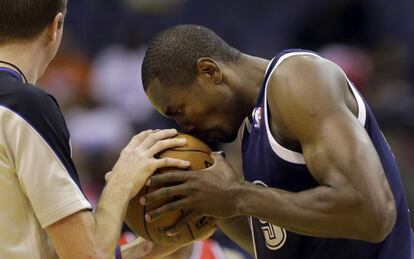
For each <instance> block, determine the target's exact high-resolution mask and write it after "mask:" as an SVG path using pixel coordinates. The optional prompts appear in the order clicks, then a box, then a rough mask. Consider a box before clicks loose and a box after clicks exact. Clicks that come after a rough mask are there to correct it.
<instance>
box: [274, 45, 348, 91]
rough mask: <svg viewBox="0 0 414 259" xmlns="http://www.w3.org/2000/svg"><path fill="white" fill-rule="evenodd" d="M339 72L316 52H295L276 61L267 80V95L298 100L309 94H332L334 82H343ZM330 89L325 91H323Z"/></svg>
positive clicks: (283, 55) (285, 54)
mask: <svg viewBox="0 0 414 259" xmlns="http://www.w3.org/2000/svg"><path fill="white" fill-rule="evenodd" d="M344 78H345V77H344V74H343V72H342V70H341V69H340V68H339V66H337V65H336V64H335V63H333V62H332V61H330V60H327V59H325V58H323V57H321V56H320V55H318V54H317V53H315V52H311V51H294V52H287V53H283V52H282V55H280V56H279V57H278V60H277V65H276V69H275V71H274V73H273V74H272V75H271V77H270V78H269V87H268V91H271V92H276V95H277V96H281V98H282V97H283V96H284V97H292V95H298V94H299V96H300V93H304V94H305V95H306V94H308V92H315V91H316V92H317V91H325V90H334V88H335V87H334V84H333V83H334V81H335V80H336V81H338V82H342V81H343V79H344ZM327 87H328V88H332V89H325V88H327Z"/></svg>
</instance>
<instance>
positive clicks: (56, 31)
mask: <svg viewBox="0 0 414 259" xmlns="http://www.w3.org/2000/svg"><path fill="white" fill-rule="evenodd" d="M64 19H65V15H64V14H63V13H58V14H56V16H55V18H54V19H53V22H52V23H51V24H49V25H48V27H47V36H48V41H49V42H55V41H56V40H59V36H60V34H62V32H61V30H62V29H63V23H64Z"/></svg>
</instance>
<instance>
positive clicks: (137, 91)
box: [40, 0, 414, 258]
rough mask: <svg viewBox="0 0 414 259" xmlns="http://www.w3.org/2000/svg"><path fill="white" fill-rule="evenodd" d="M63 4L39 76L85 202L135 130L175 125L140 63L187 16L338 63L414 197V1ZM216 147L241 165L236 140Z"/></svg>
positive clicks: (268, 52) (260, 45)
mask: <svg viewBox="0 0 414 259" xmlns="http://www.w3.org/2000/svg"><path fill="white" fill-rule="evenodd" d="M68 8H69V11H68V15H67V19H66V32H65V33H66V34H65V37H64V41H63V45H62V48H61V50H60V52H59V54H58V56H57V57H56V59H55V60H54V61H53V63H52V64H51V66H50V68H49V69H48V70H47V72H46V74H45V75H44V77H43V78H42V79H41V82H40V85H41V86H42V87H44V89H45V90H46V91H48V92H49V93H51V94H53V95H54V96H55V97H56V98H57V99H58V101H59V103H60V105H61V108H62V109H63V111H64V113H65V117H66V119H67V124H68V127H69V130H70V132H71V138H72V144H73V150H74V152H73V154H74V159H75V162H76V164H77V168H78V171H79V174H80V177H81V180H82V183H83V186H84V189H85V192H86V195H87V196H88V198H89V199H90V200H91V202H94V201H95V200H96V197H98V196H99V194H100V190H101V189H102V187H103V185H104V184H105V182H104V174H105V173H106V172H108V171H109V170H111V168H112V166H113V164H114V162H115V161H116V159H117V157H118V154H119V152H120V150H121V149H122V147H123V146H124V145H125V144H126V143H127V142H128V140H129V139H130V138H131V136H133V135H134V134H136V133H137V132H139V131H141V130H144V129H147V128H167V127H176V124H175V123H174V122H173V121H170V120H167V119H165V118H163V117H161V116H160V115H158V114H157V113H156V112H155V110H154V109H153V108H152V107H151V104H150V103H149V101H148V100H147V98H146V96H145V93H144V91H143V89H142V83H141V73H140V67H141V63H142V60H143V57H144V54H145V49H146V44H148V42H149V40H150V39H151V38H152V37H153V36H154V35H155V34H156V33H157V32H159V31H161V30H163V29H165V28H167V27H169V26H172V25H176V24H182V23H191V24H200V25H203V26H206V27H209V28H210V29H212V30H214V31H215V32H216V33H217V34H218V35H220V36H221V37H223V38H224V39H225V40H226V41H227V42H228V43H229V44H230V45H232V46H234V47H236V48H238V49H240V50H241V51H242V52H246V53H249V54H252V55H258V56H262V57H265V58H271V57H273V56H274V55H276V54H277V53H278V52H279V51H281V50H283V49H286V48H303V49H309V50H313V51H317V52H319V53H320V54H321V55H323V56H324V57H326V58H328V59H330V60H333V61H334V62H336V63H337V64H338V65H340V66H341V67H342V68H343V69H344V71H345V72H346V74H347V75H348V76H349V77H350V78H351V80H352V81H353V82H354V83H355V84H356V86H357V87H358V88H359V90H360V91H361V92H362V93H363V95H364V96H365V98H366V99H367V100H368V102H369V103H370V105H371V107H372V108H373V110H374V112H375V113H376V116H377V118H378V120H379V123H380V125H381V127H382V129H383V132H384V135H385V136H386V138H387V139H388V142H389V144H390V146H391V147H392V149H393V151H394V153H395V156H396V159H397V161H398V163H399V166H400V169H401V174H402V176H403V179H404V184H405V186H406V192H407V194H408V197H409V203H410V205H411V206H410V207H414V186H413V185H414V134H413V132H414V131H413V129H414V115H413V114H414V73H410V72H411V71H413V69H414V62H413V60H414V54H413V53H414V19H413V18H412V14H413V13H414V1H412V0H401V1H397V2H396V1H387V0H364V1H360V0H291V1H271V0H256V1H248V0H237V1H236V0H226V1H221V0H209V1H201V0H82V1H76V0H72V1H71V0H69V7H68ZM222 148H224V149H226V150H229V152H230V153H231V155H230V160H231V161H232V163H234V164H235V167H237V166H240V164H239V163H240V161H239V158H238V154H237V152H233V151H234V150H236V149H237V148H235V147H234V145H233V146H231V145H230V146H225V147H222ZM216 239H217V240H219V241H220V242H221V244H226V242H227V241H225V240H224V239H223V237H222V236H220V235H218V236H217V238H216ZM230 246H231V245H230ZM234 258H237V256H235V257H234ZM239 258H243V257H241V255H240V257H239ZM246 258H247V257H246Z"/></svg>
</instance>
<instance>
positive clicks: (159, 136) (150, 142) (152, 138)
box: [140, 129, 178, 150]
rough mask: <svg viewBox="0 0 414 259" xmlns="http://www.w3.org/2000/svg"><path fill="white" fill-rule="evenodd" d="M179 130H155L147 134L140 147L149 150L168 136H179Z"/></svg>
mask: <svg viewBox="0 0 414 259" xmlns="http://www.w3.org/2000/svg"><path fill="white" fill-rule="evenodd" d="M177 134H178V132H177V130H176V129H166V130H160V131H154V132H152V133H151V134H149V135H147V136H146V138H145V139H144V140H143V141H142V143H141V144H140V147H142V148H143V149H145V150H147V149H150V148H151V147H152V146H154V145H155V143H157V142H158V141H159V140H163V139H166V138H172V137H175V136H177Z"/></svg>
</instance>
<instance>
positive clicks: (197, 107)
mask: <svg viewBox="0 0 414 259" xmlns="http://www.w3.org/2000/svg"><path fill="white" fill-rule="evenodd" d="M142 78H143V83H144V88H145V91H146V93H147V95H148V97H149V99H150V100H151V102H152V103H153V105H154V107H155V108H156V109H157V110H158V111H159V112H160V113H162V114H164V115H165V116H168V117H171V118H173V119H175V120H176V121H177V122H178V123H179V124H180V125H181V126H182V128H183V130H185V131H188V132H190V133H191V134H195V135H198V136H200V137H202V138H203V139H207V140H219V141H222V142H230V141H233V140H234V139H235V138H236V136H237V132H238V128H239V126H240V125H242V124H243V121H244V122H245V123H244V124H243V125H242V128H241V130H242V132H243V134H242V147H241V149H242V153H243V154H242V155H243V168H244V179H243V178H242V177H240V176H239V175H238V174H237V173H235V172H234V170H233V169H232V168H231V167H230V166H229V164H228V163H227V162H226V161H225V160H224V159H223V157H222V156H220V155H217V154H214V155H213V157H214V159H215V164H214V165H213V166H212V167H210V168H208V169H206V170H204V171H202V172H180V171H177V172H171V173H166V174H162V175H156V176H152V177H151V178H150V179H149V181H148V182H147V184H148V185H150V186H167V187H163V188H160V189H159V190H157V191H155V192H153V193H150V194H147V195H146V196H144V197H142V198H141V203H143V204H151V203H153V202H157V201H159V200H161V199H170V198H171V197H175V198H177V197H179V198H178V199H174V200H173V199H171V200H173V201H172V202H170V203H168V204H166V205H164V206H162V207H160V208H158V209H155V210H153V211H151V212H149V213H147V215H146V219H147V220H148V221H153V220H156V219H157V218H158V217H159V216H160V215H162V214H163V213H165V212H167V211H173V210H177V209H181V210H185V211H187V215H186V216H184V217H183V218H182V219H181V220H179V222H177V224H176V225H175V226H173V227H172V228H170V229H169V231H168V232H167V233H168V234H169V235H174V234H175V233H176V232H177V230H178V229H180V228H181V227H183V226H185V224H186V223H187V222H188V221H189V219H191V218H193V217H197V216H200V215H208V216H212V217H216V218H219V219H222V221H221V222H220V226H221V227H222V229H223V230H224V232H225V233H227V234H228V235H229V237H230V238H232V239H233V240H235V241H236V242H238V243H239V244H240V245H241V246H242V247H244V248H245V249H247V250H249V251H250V252H251V253H252V254H255V255H256V257H257V258H262V259H270V258H289V259H293V258H296V259H305V258H315V259H316V258H317V259H332V258H335V259H339V258H344V259H345V258H346V259H349V258H354V259H356V258H358V259H370V258H372V259H374V258H381V259H389V258H399V259H412V258H414V251H413V249H414V241H413V240H414V239H413V237H414V236H413V233H412V230H411V227H410V222H409V210H408V207H407V201H406V197H405V193H404V190H403V185H402V183H401V179H400V174H399V172H398V168H397V164H396V162H395V159H394V157H393V153H392V151H391V150H390V148H389V146H388V144H387V142H386V140H385V138H384V136H383V134H382V133H381V130H380V129H379V127H378V125H377V122H376V120H375V117H374V114H373V112H372V111H371V109H370V107H369V106H368V104H367V103H366V102H365V101H364V99H363V97H362V96H361V94H360V93H359V92H358V91H357V90H356V87H355V86H354V85H353V84H352V82H350V81H349V80H348V79H347V77H346V75H345V74H344V73H343V71H342V70H341V69H340V68H339V67H338V66H337V65H336V64H334V63H332V62H330V61H329V60H326V59H324V58H322V57H321V56H319V55H318V54H316V53H313V52H310V51H305V50H288V51H283V52H281V53H279V54H278V55H277V56H276V57H274V58H273V59H271V60H266V59H263V58H258V57H253V56H249V55H247V54H244V53H241V52H239V51H238V50H236V49H234V48H232V47H230V46H229V45H227V44H226V43H225V42H224V41H223V40H222V39H221V38H219V37H218V36H217V35H216V34H215V33H214V32H212V31H211V30H209V29H207V28H204V27H201V26H196V25H180V26H175V27H172V28H169V29H167V30H166V31H163V32H161V33H159V34H158V35H157V36H156V37H155V39H154V40H153V41H152V42H151V43H150V45H149V48H148V50H147V53H146V56H145V59H144V62H143V66H142ZM172 184H173V185H172ZM243 216H244V217H243ZM245 216H248V217H249V220H250V226H251V233H252V235H250V233H249V231H248V226H249V224H248V223H247V221H246V220H245V219H246V217H245Z"/></svg>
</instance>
